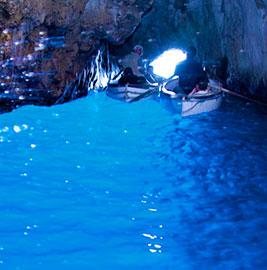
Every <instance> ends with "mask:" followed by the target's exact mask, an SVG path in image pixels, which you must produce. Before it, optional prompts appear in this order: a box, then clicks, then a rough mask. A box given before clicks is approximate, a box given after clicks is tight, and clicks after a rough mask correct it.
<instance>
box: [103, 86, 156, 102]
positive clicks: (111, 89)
mask: <svg viewBox="0 0 267 270" xmlns="http://www.w3.org/2000/svg"><path fill="white" fill-rule="evenodd" d="M156 92H157V87H155V86H150V85H142V86H139V85H130V84H128V85H118V84H110V85H108V87H107V91H106V94H107V96H109V97H111V98H113V99H117V100H121V101H125V102H132V101H135V99H138V98H139V97H140V99H151V98H152V97H153V96H154V95H155V93H156Z"/></svg>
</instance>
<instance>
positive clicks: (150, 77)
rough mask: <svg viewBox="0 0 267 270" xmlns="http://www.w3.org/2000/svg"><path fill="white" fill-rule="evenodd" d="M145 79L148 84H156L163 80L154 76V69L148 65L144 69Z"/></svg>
mask: <svg viewBox="0 0 267 270" xmlns="http://www.w3.org/2000/svg"><path fill="white" fill-rule="evenodd" d="M145 78H146V80H147V81H148V82H150V83H158V82H162V81H163V80H164V79H163V78H162V77H160V76H157V75H156V74H154V67H153V66H150V65H149V66H148V67H147V69H146V74H145Z"/></svg>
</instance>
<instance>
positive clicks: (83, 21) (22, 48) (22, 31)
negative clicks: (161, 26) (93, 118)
mask: <svg viewBox="0 0 267 270" xmlns="http://www.w3.org/2000/svg"><path fill="white" fill-rule="evenodd" d="M152 3H153V0H128V1H123V0H93V1H92V0H90V1H89V0H57V1H54V0H39V1H36V0H13V1H12V0H1V1H0V61H1V64H2V65H1V67H0V72H1V74H2V75H3V74H4V75H5V76H0V80H1V83H4V86H5V87H7V86H10V88H14V85H15V86H16V88H17V89H22V88H24V89H26V88H29V87H31V88H35V89H47V91H48V92H49V93H50V94H51V95H52V96H58V95H60V94H61V93H62V91H63V90H64V88H65V87H66V86H67V85H68V84H69V83H70V82H71V81H72V80H74V79H75V78H76V76H77V74H80V73H81V72H82V70H83V68H84V67H86V65H87V64H88V63H89V62H90V60H91V58H92V56H94V55H95V54H96V52H97V49H98V48H99V47H100V46H101V43H102V42H106V41H110V42H113V43H117V44H119V43H123V42H124V41H125V39H126V38H127V37H128V36H129V35H131V34H132V33H133V32H134V30H135V29H136V27H137V26H138V25H139V24H140V22H141V19H142V16H143V15H144V14H145V13H146V12H147V11H148V10H149V9H150V8H151V5H152ZM14 70H15V72H16V74H15V76H14ZM1 74H0V75H1ZM25 74H26V77H25ZM29 74H32V76H34V78H35V79H34V80H33V79H32V77H31V79H29V76H28V75H29ZM37 74H39V75H37ZM40 74H41V75H40ZM17 77H20V81H19V83H18V80H17V79H16V80H15V82H14V78H17ZM18 92H20V91H18Z"/></svg>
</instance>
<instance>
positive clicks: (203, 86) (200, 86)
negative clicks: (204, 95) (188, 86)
mask: <svg viewBox="0 0 267 270" xmlns="http://www.w3.org/2000/svg"><path fill="white" fill-rule="evenodd" d="M204 73H205V72H204ZM208 85H209V79H208V76H207V75H206V73H205V74H204V75H203V76H200V77H198V78H197V82H196V86H195V88H194V89H193V90H192V91H191V92H190V93H189V94H188V95H189V96H191V95H194V94H195V93H197V92H199V91H205V90H209V86H208Z"/></svg>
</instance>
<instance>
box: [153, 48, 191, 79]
mask: <svg viewBox="0 0 267 270" xmlns="http://www.w3.org/2000/svg"><path fill="white" fill-rule="evenodd" d="M185 59H186V54H185V53H184V52H183V51H182V50H179V49H170V50H168V51H165V52H163V53H162V54H161V55H160V56H159V57H158V58H156V59H155V60H153V61H152V62H151V63H150V65H151V66H153V68H154V73H155V74H156V75H158V76H161V77H163V78H169V77H171V76H172V75H173V73H174V70H175V67H176V65H177V64H178V63H179V62H181V61H184V60H185Z"/></svg>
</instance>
